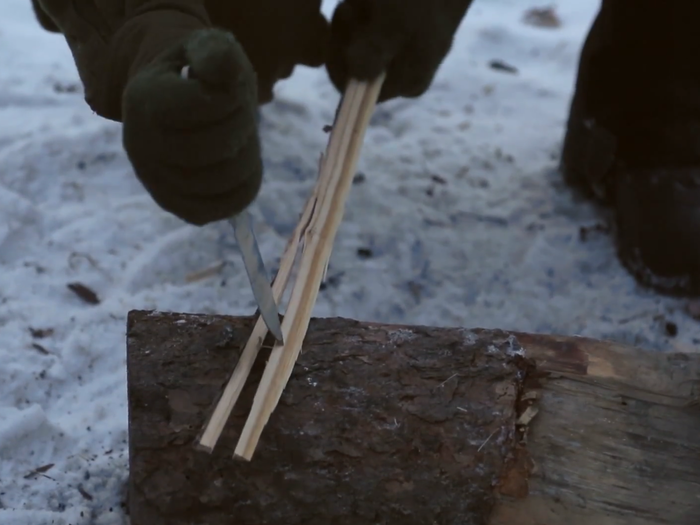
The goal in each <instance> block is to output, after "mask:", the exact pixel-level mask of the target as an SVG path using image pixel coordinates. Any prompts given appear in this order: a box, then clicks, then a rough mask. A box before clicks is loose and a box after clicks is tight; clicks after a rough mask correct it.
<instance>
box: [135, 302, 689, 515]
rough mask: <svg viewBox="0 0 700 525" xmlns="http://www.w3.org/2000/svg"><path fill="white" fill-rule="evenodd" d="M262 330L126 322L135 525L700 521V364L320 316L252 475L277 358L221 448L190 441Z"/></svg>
mask: <svg viewBox="0 0 700 525" xmlns="http://www.w3.org/2000/svg"><path fill="white" fill-rule="evenodd" d="M251 329H252V319H250V318H232V317H223V316H206V315H187V314H165V313H152V312H140V311H135V312H131V313H130V314H129V320H128V329H127V336H128V348H127V363H128V395H129V438H130V466H131V474H130V497H129V508H130V514H131V524H132V525H165V524H167V525H199V524H202V525H204V524H206V525H223V524H226V525H229V524H232V523H235V524H236V525H258V524H269V525H278V524H279V525H282V524H284V525H294V524H304V525H335V524H337V525H360V524H362V525H375V524H382V525H394V524H396V525H398V524H401V525H414V524H415V525H419V524H420V525H432V524H436V525H437V524H439V525H448V524H449V525H457V524H459V525H506V524H507V525H540V524H546V525H622V524H625V525H637V524H639V525H651V524H654V525H663V524H669V525H671V524H673V525H691V524H693V525H697V523H698V519H699V518H698V517H699V516H700V498H698V495H699V494H700V437H699V436H700V410H698V408H697V407H692V406H688V405H689V402H691V401H692V400H693V399H694V397H695V396H697V389H698V385H700V355H687V354H652V353H648V352H643V351H639V350H635V349H629V348H625V347H620V346H616V345H613V344H609V343H602V342H596V341H591V340H587V339H583V338H561V337H555V336H546V335H531V334H519V333H508V332H504V331H500V330H464V329H457V328H430V327H416V326H382V325H377V324H371V323H359V322H356V321H351V320H345V319H314V320H312V322H311V325H310V328H309V332H308V335H307V339H306V344H305V347H304V351H303V353H302V355H301V356H300V358H299V360H298V362H297V365H296V367H295V370H294V373H293V375H292V377H291V379H290V381H289V383H288V385H287V387H286V388H285V391H284V393H283V396H282V399H281V401H280V404H279V405H278V407H277V409H276V410H275V412H274V413H273V415H272V417H271V418H270V421H269V423H268V425H267V426H266V428H265V430H264V431H263V434H262V438H261V440H260V443H259V445H258V448H257V451H256V453H255V456H254V457H253V460H252V461H251V462H250V463H247V462H240V461H235V460H233V459H232V454H233V449H234V447H235V444H236V440H237V438H238V435H239V433H240V430H241V429H242V427H243V424H244V422H245V418H246V416H247V412H248V409H249V407H250V403H251V401H252V396H253V395H254V393H255V388H256V386H257V381H258V379H259V377H260V374H261V372H262V368H263V366H264V365H263V363H264V361H265V356H264V355H261V359H260V360H259V361H261V362H260V363H258V365H259V366H258V367H257V369H256V370H254V373H253V374H252V375H251V377H250V379H249V381H248V385H247V386H246V388H245V390H244V392H243V395H242V397H241V400H240V401H239V404H238V405H239V406H238V407H237V409H236V410H235V411H234V414H233V415H232V417H231V419H230V421H229V424H228V425H227V427H226V429H225V430H224V433H223V434H222V436H221V438H220V440H219V443H218V445H217V447H216V449H215V451H214V453H213V454H211V455H210V454H207V453H205V452H201V451H197V450H195V449H194V447H193V443H194V441H195V439H196V437H197V435H198V434H199V432H200V431H201V429H202V426H203V425H204V423H205V421H206V419H207V417H208V415H209V414H210V412H211V410H213V407H214V404H215V403H216V401H217V399H218V396H219V395H220V392H221V390H222V388H223V386H224V384H225V383H226V381H227V380H228V377H229V375H230V374H231V372H232V371H233V369H234V367H235V364H236V360H237V356H238V354H239V352H240V349H241V347H242V346H243V344H244V343H245V341H246V339H247V337H248V334H249V333H250V330H251ZM521 345H522V346H521Z"/></svg>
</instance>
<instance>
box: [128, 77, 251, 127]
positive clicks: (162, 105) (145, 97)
mask: <svg viewBox="0 0 700 525" xmlns="http://www.w3.org/2000/svg"><path fill="white" fill-rule="evenodd" d="M239 88H240V89H239V90H238V92H237V93H235V94H232V93H230V92H228V93H226V92H221V91H218V90H212V89H207V88H206V87H205V86H204V85H202V84H201V83H200V81H199V80H187V79H183V78H181V76H180V73H179V72H178V73H176V72H173V71H171V70H170V69H169V68H168V67H167V66H166V65H158V66H155V67H153V68H149V69H147V70H144V71H142V72H141V73H139V74H138V75H136V76H135V77H134V78H133V79H132V80H131V81H130V82H129V84H128V85H127V87H126V89H125V92H124V97H123V105H124V107H123V113H124V114H125V115H129V117H128V118H130V119H134V120H136V119H138V120H141V121H142V124H143V125H145V126H148V127H149V128H150V127H153V126H156V127H157V128H159V129H166V128H170V129H176V130H182V131H185V130H195V129H197V128H202V127H206V126H207V125H209V123H211V122H217V121H220V120H222V119H225V118H228V117H229V116H230V115H231V114H232V113H233V112H235V111H236V110H238V109H239V108H245V107H257V88H256V87H255V85H254V84H253V85H251V84H248V83H244V84H242V85H240V86H239ZM125 120H126V119H125Z"/></svg>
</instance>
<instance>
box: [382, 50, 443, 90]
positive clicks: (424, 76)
mask: <svg viewBox="0 0 700 525" xmlns="http://www.w3.org/2000/svg"><path fill="white" fill-rule="evenodd" d="M430 47H431V46H429V45H427V44H425V43H419V41H418V40H411V41H409V42H408V43H407V44H406V47H405V48H403V50H402V51H401V53H400V54H398V55H397V56H396V57H395V58H394V59H393V60H392V61H391V63H390V64H389V67H388V69H387V72H386V79H385V81H384V84H383V85H382V90H381V92H380V93H379V98H378V102H384V101H386V100H390V99H392V98H396V97H405V98H417V97H420V96H421V95H423V94H424V93H425V92H426V91H427V90H428V88H429V87H430V84H431V82H432V80H433V77H434V76H435V72H436V71H437V67H438V66H437V64H436V62H435V60H434V59H433V56H434V55H433V54H431V49H430Z"/></svg>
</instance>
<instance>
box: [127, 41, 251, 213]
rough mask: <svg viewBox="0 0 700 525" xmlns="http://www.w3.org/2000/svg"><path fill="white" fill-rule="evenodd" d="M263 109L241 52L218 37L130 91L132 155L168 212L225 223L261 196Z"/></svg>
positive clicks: (174, 57) (158, 64) (192, 45)
mask: <svg viewBox="0 0 700 525" xmlns="http://www.w3.org/2000/svg"><path fill="white" fill-rule="evenodd" d="M183 70H184V72H185V74H183ZM257 108H258V100H257V84H256V76H255V72H254V70H253V67H252V65H251V63H250V61H249V60H248V57H247V56H246V54H245V51H244V50H243V48H242V47H241V46H240V44H239V43H238V42H237V41H236V39H235V38H234V37H233V35H231V34H230V33H227V32H224V31H221V30H218V29H201V30H197V31H195V32H194V33H192V34H190V36H189V37H188V38H186V39H185V40H184V41H183V42H181V43H179V44H177V45H175V46H173V47H171V48H170V49H168V50H167V51H165V52H164V53H162V54H161V55H160V56H158V57H157V58H156V59H155V60H154V61H152V62H151V63H150V64H149V65H147V66H146V67H144V68H143V69H141V70H140V71H139V72H138V73H137V74H136V75H134V76H133V78H131V80H130V81H129V82H128V84H127V85H126V88H125V89H124V93H123V97H122V120H123V123H124V127H123V142H124V149H125V150H126V153H127V155H128V157H129V160H130V161H131V164H132V165H133V168H134V171H135V172H136V175H137V177H138V178H139V180H140V181H141V183H142V184H143V185H144V186H145V188H146V189H147V190H148V192H149V193H150V194H151V196H152V197H153V199H154V200H155V201H156V203H158V205H159V206H161V207H162V208H163V209H165V210H167V211H169V212H171V213H173V214H175V215H177V216H178V217H180V218H181V219H183V220H184V221H187V222H189V223H191V224H195V225H200V226H201V225H204V224H207V223H209V222H213V221H217V220H221V219H224V218H227V217H230V216H231V215H233V214H235V213H238V212H240V211H242V210H243V209H244V208H246V207H247V206H248V205H249V204H250V203H251V202H252V201H253V200H254V199H255V197H256V196H257V194H258V191H259V190H260V185H261V183H262V159H261V151H260V141H259V138H258V129H257Z"/></svg>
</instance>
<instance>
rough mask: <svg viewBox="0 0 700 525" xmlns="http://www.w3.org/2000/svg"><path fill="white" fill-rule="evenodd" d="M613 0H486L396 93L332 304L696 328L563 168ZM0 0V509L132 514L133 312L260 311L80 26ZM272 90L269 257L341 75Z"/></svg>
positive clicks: (615, 333) (542, 326) (662, 345)
mask: <svg viewBox="0 0 700 525" xmlns="http://www.w3.org/2000/svg"><path fill="white" fill-rule="evenodd" d="M334 4H335V2H326V10H327V11H328V12H330V10H331V9H332V7H333V5H334ZM598 4H599V2H598V0H569V1H567V2H562V5H561V6H560V8H558V11H557V12H558V15H559V18H560V20H561V26H560V27H556V28H545V27H537V26H533V25H529V24H526V23H524V22H523V14H524V12H525V11H526V10H527V9H529V8H533V7H542V5H540V4H539V3H538V2H536V1H533V0H527V1H523V0H476V1H475V3H474V6H473V7H472V9H471V12H470V14H469V16H468V17H467V19H466V21H465V23H464V24H463V25H462V27H461V30H460V33H459V35H458V38H457V41H456V43H455V46H454V50H453V52H452V53H451V55H450V56H449V58H448V59H447V60H446V62H445V63H444V66H443V67H442V68H441V70H440V72H439V74H438V76H437V78H436V80H435V83H434V85H433V87H432V89H431V90H430V91H429V93H428V94H426V95H425V96H424V97H422V98H421V99H420V100H418V101H393V102H390V103H387V104H384V105H383V106H381V107H380V108H379V109H378V111H377V113H376V116H375V117H374V120H373V125H372V127H371V129H370V130H369V132H368V140H367V142H366V146H365V148H364V150H363V157H362V160H361V171H362V174H363V177H359V178H358V184H356V185H355V186H354V187H353V190H352V194H351V197H350V201H349V204H348V208H347V211H346V215H345V219H344V221H343V224H342V226H341V229H340V232H339V235H338V238H337V241H336V247H335V249H334V254H333V258H332V260H331V264H330V270H329V284H328V287H327V288H326V289H325V290H324V291H323V292H322V293H321V295H320V298H319V301H318V304H317V307H316V311H315V313H316V315H318V316H335V315H340V316H347V317H353V318H356V319H367V320H375V321H385V322H400V323H420V324H430V325H461V326H466V327H477V326H480V327H500V328H506V329H518V330H528V331H540V332H558V333H564V334H582V335H588V336H594V337H603V338H609V339H614V340H618V341H624V342H628V343H633V344H637V345H640V346H643V347H648V348H654V349H683V350H689V349H692V348H693V347H695V346H698V344H700V324H698V322H697V321H695V320H693V318H692V317H691V316H690V315H688V314H687V313H686V306H687V305H686V304H685V303H684V302H683V301H677V300H671V299H667V298H663V297H659V296H657V295H655V294H653V293H651V292H648V291H645V290H641V289H639V288H638V287H637V286H636V285H635V283H634V281H633V279H632V278H631V277H630V276H628V274H627V273H626V272H625V271H624V270H623V269H622V268H621V266H620V264H619V263H618V261H617V259H616V258H615V254H614V247H613V244H612V240H611V238H610V236H609V234H607V233H606V231H605V227H604V219H603V216H602V215H601V214H600V212H599V211H598V210H596V209H595V208H594V206H592V205H591V204H589V203H587V202H582V201H580V200H578V199H576V198H575V197H574V196H573V195H572V194H571V193H570V192H569V191H568V190H567V189H566V188H565V187H564V185H563V184H562V182H561V181H560V178H559V175H558V174H557V171H556V167H557V157H558V152H559V148H560V144H561V139H562V133H563V125H564V123H565V119H566V114H567V110H568V103H569V99H570V96H571V90H572V86H573V81H574V76H575V68H576V63H577V58H578V52H579V49H580V46H581V44H582V41H583V37H584V35H585V33H586V32H587V30H588V27H589V25H590V23H591V20H592V18H593V16H594V14H595V12H596V10H597V8H598ZM1 10H2V16H1V17H0V362H1V363H2V366H1V367H0V523H2V524H3V525H44V524H55V525H60V524H64V525H66V524H72V525H83V524H96V525H117V524H122V523H124V522H125V517H124V513H123V509H122V508H121V502H122V498H123V482H124V480H125V478H126V476H127V470H126V469H127V457H126V450H127V449H126V438H127V420H126V387H125V355H124V352H125V348H124V331H125V316H126V314H127V311H128V310H130V309H136V308H144V309H160V310H172V311H183V312H211V313H226V314H251V313H252V312H253V311H254V301H253V297H252V294H251V292H250V289H249V287H248V284H247V281H246V277H245V272H244V271H243V269H242V267H241V263H240V261H239V258H238V255H237V253H236V251H235V245H234V243H233V241H232V239H231V235H230V232H229V231H228V229H227V228H226V227H225V225H224V226H222V225H212V226H210V227H206V228H204V229H197V228H194V227H189V226H187V225H184V224H183V223H181V222H179V221H178V220H176V219H175V218H173V217H171V216H169V215H167V214H166V213H164V212H162V211H161V210H159V209H158V208H157V207H156V206H155V205H154V204H153V203H152V202H151V201H150V199H149V197H148V196H147V194H146V193H145V191H144V190H143V189H142V188H141V187H140V185H139V183H138V182H137V180H136V179H135V177H134V176H133V174H132V173H131V170H130V167H129V164H128V162H127V160H126V157H125V155H124V153H123V151H122V149H121V146H120V135H119V132H120V130H119V126H117V125H115V124H113V123H109V122H106V121H103V120H101V119H100V118H98V117H96V116H94V115H92V114H91V112H90V110H89V108H88V107H87V106H86V104H85V103H84V102H83V98H82V93H81V91H80V88H79V81H78V76H77V73H76V71H75V67H74V65H73V62H72V59H71V56H70V53H69V51H68V49H67V47H66V45H65V43H64V42H63V40H62V38H61V37H59V36H55V35H51V34H48V33H44V32H43V31H42V29H41V28H40V27H39V25H38V24H37V22H36V21H35V20H34V17H33V14H32V12H31V8H30V2H29V0H3V1H2V8H1ZM493 60H501V61H503V62H505V63H507V64H509V65H512V66H514V67H515V68H517V72H512V71H511V72H508V71H504V70H503V69H502V68H500V69H498V68H494V67H492V66H491V65H490V62H491V61H493ZM277 93H278V98H277V101H276V102H274V103H273V104H271V105H269V106H267V107H265V108H264V110H263V120H262V124H261V126H262V133H263V137H264V141H265V156H266V164H267V173H266V183H265V185H264V187H263V190H262V193H261V195H260V197H259V199H258V201H257V203H256V204H255V206H254V207H253V210H252V211H253V212H254V214H255V216H256V217H257V218H258V224H257V232H258V237H259V240H260V241H261V242H262V249H263V251H264V255H265V257H266V259H267V260H268V261H269V262H268V264H269V265H271V266H273V268H272V269H274V261H275V258H276V257H277V256H279V255H280V254H281V252H282V249H283V246H284V243H285V240H286V238H287V235H288V234H289V233H290V232H291V230H292V228H293V226H294V225H295V223H296V220H297V218H298V214H299V212H300V211H301V207H302V204H303V201H304V199H305V198H306V195H307V194H308V191H309V189H310V188H311V187H312V185H313V183H314V180H315V176H316V162H317V158H318V154H319V152H321V151H322V150H323V148H324V146H325V142H326V140H327V136H326V135H325V134H324V133H323V131H322V127H323V126H324V124H328V123H330V122H331V120H332V116H333V112H334V110H335V107H336V104H337V101H338V95H337V93H335V91H334V90H333V88H332V87H331V85H330V83H329V82H328V81H327V79H326V78H325V73H324V71H323V70H315V71H314V70H308V69H300V70H298V71H297V73H296V74H295V76H294V77H293V79H291V80H289V81H286V82H284V83H283V84H280V85H279V86H278V89H277ZM221 261H224V264H220V262H221ZM210 267H214V268H217V267H218V271H217V272H214V273H213V274H212V275H210V276H209V277H207V278H203V279H199V280H194V281H192V276H193V274H194V273H195V272H199V271H200V270H203V269H206V268H210ZM70 283H81V284H82V285H84V286H86V287H88V288H89V289H91V290H93V291H94V292H95V293H96V295H97V301H99V303H98V304H92V303H95V302H97V301H94V300H93V301H92V302H90V301H86V300H84V299H81V298H80V297H79V296H78V294H76V293H74V292H73V291H72V290H71V289H69V287H68V286H67V285H68V284H70ZM86 298H87V299H90V298H89V297H86ZM675 332H677V335H675V336H674V334H675ZM40 467H43V469H42V468H40ZM36 469H39V470H40V471H37V470H36Z"/></svg>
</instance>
